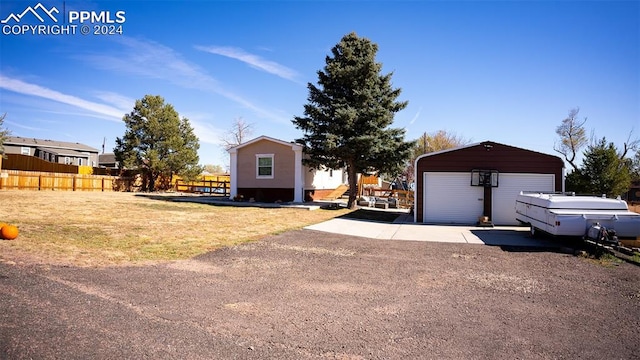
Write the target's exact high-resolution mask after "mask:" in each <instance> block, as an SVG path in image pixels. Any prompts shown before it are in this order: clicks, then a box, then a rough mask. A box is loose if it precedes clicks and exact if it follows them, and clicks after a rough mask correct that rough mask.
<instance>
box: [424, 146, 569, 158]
mask: <svg viewBox="0 0 640 360" xmlns="http://www.w3.org/2000/svg"><path fill="white" fill-rule="evenodd" d="M480 145H482V146H494V145H501V146H506V147H509V148H514V149H519V150H523V151H528V152H532V153H537V154H541V155H546V156H552V157H556V158H558V159H560V158H559V157H557V156H555V155H551V154H545V153H541V152H538V151H533V150H529V149H524V148H519V147H516V146H511V145H506V144H501V143H497V142H495V141H482V142H477V143H473V144H468V145H463V146H459V147H456V148H451V149H446V150H440V151H434V152H430V153H427V154H422V155H420V156H418V157H417V158H416V162H417V161H418V160H420V159H422V158H425V157H429V156H435V155H440V154H444V153H448V152H453V151H459V150H464V149H468V148H472V147H476V146H480Z"/></svg>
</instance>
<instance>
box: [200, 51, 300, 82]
mask: <svg viewBox="0 0 640 360" xmlns="http://www.w3.org/2000/svg"><path fill="white" fill-rule="evenodd" d="M195 48H196V49H198V50H200V51H205V52H208V53H210V54H215V55H222V56H226V57H229V58H232V59H236V60H240V61H242V62H244V63H246V64H248V65H250V66H251V67H253V68H256V69H259V70H262V71H266V72H268V73H270V74H273V75H276V76H279V77H281V78H283V79H287V80H291V81H294V82H297V81H296V78H297V77H298V73H297V72H296V71H295V70H293V69H290V68H288V67H286V66H284V65H280V64H278V63H277V62H274V61H270V60H265V59H263V58H261V57H260V56H258V55H254V54H251V53H248V52H246V51H244V50H242V49H239V48H234V47H224V46H200V45H197V46H195Z"/></svg>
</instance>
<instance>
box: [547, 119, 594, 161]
mask: <svg viewBox="0 0 640 360" xmlns="http://www.w3.org/2000/svg"><path fill="white" fill-rule="evenodd" d="M578 112H580V108H578V107H576V108H573V109H571V110H569V115H568V116H567V118H565V119H564V120H562V124H560V125H559V126H558V127H557V128H556V134H558V136H560V143H559V144H558V143H556V144H555V145H554V147H553V149H554V150H555V151H557V152H558V153H560V154H562V156H564V159H565V160H566V161H567V162H568V163H569V164H570V165H571V166H572V167H573V169H574V170H578V165H576V163H575V160H576V156H577V154H578V152H579V151H580V149H581V148H582V147H583V146H585V145H587V143H588V139H587V135H586V131H585V129H584V124H585V123H586V122H587V118H584V119H583V120H579V119H578Z"/></svg>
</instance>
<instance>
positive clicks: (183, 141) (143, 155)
mask: <svg viewBox="0 0 640 360" xmlns="http://www.w3.org/2000/svg"><path fill="white" fill-rule="evenodd" d="M123 121H124V123H125V125H126V128H127V130H126V132H125V134H124V137H122V138H117V139H116V147H115V149H114V153H115V156H116V160H117V161H119V162H120V163H121V164H122V165H123V167H125V168H130V169H138V170H139V171H140V172H141V174H142V176H143V190H144V191H154V190H156V183H158V182H159V183H160V186H159V188H160V189H167V188H168V187H169V186H170V184H171V179H172V176H173V175H174V174H178V175H181V176H183V177H185V178H187V179H191V178H193V177H195V176H197V175H199V174H200V173H201V172H202V169H201V168H200V166H198V160H199V158H198V149H199V147H200V144H199V143H198V138H197V137H196V135H195V134H194V132H193V128H192V127H191V125H190V123H189V120H188V119H187V118H182V119H180V118H179V116H178V113H177V112H176V111H175V110H174V108H173V106H171V105H170V104H165V103H164V99H163V98H162V97H160V96H152V95H146V96H145V97H144V98H142V99H141V100H137V101H136V104H135V106H134V108H133V111H132V112H131V113H129V114H127V115H125V116H124V117H123Z"/></svg>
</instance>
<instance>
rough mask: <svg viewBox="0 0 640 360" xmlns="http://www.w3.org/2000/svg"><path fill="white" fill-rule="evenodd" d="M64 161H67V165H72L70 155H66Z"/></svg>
mask: <svg viewBox="0 0 640 360" xmlns="http://www.w3.org/2000/svg"><path fill="white" fill-rule="evenodd" d="M64 163H65V164H66V165H71V158H70V157H68V156H65V157H64Z"/></svg>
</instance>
